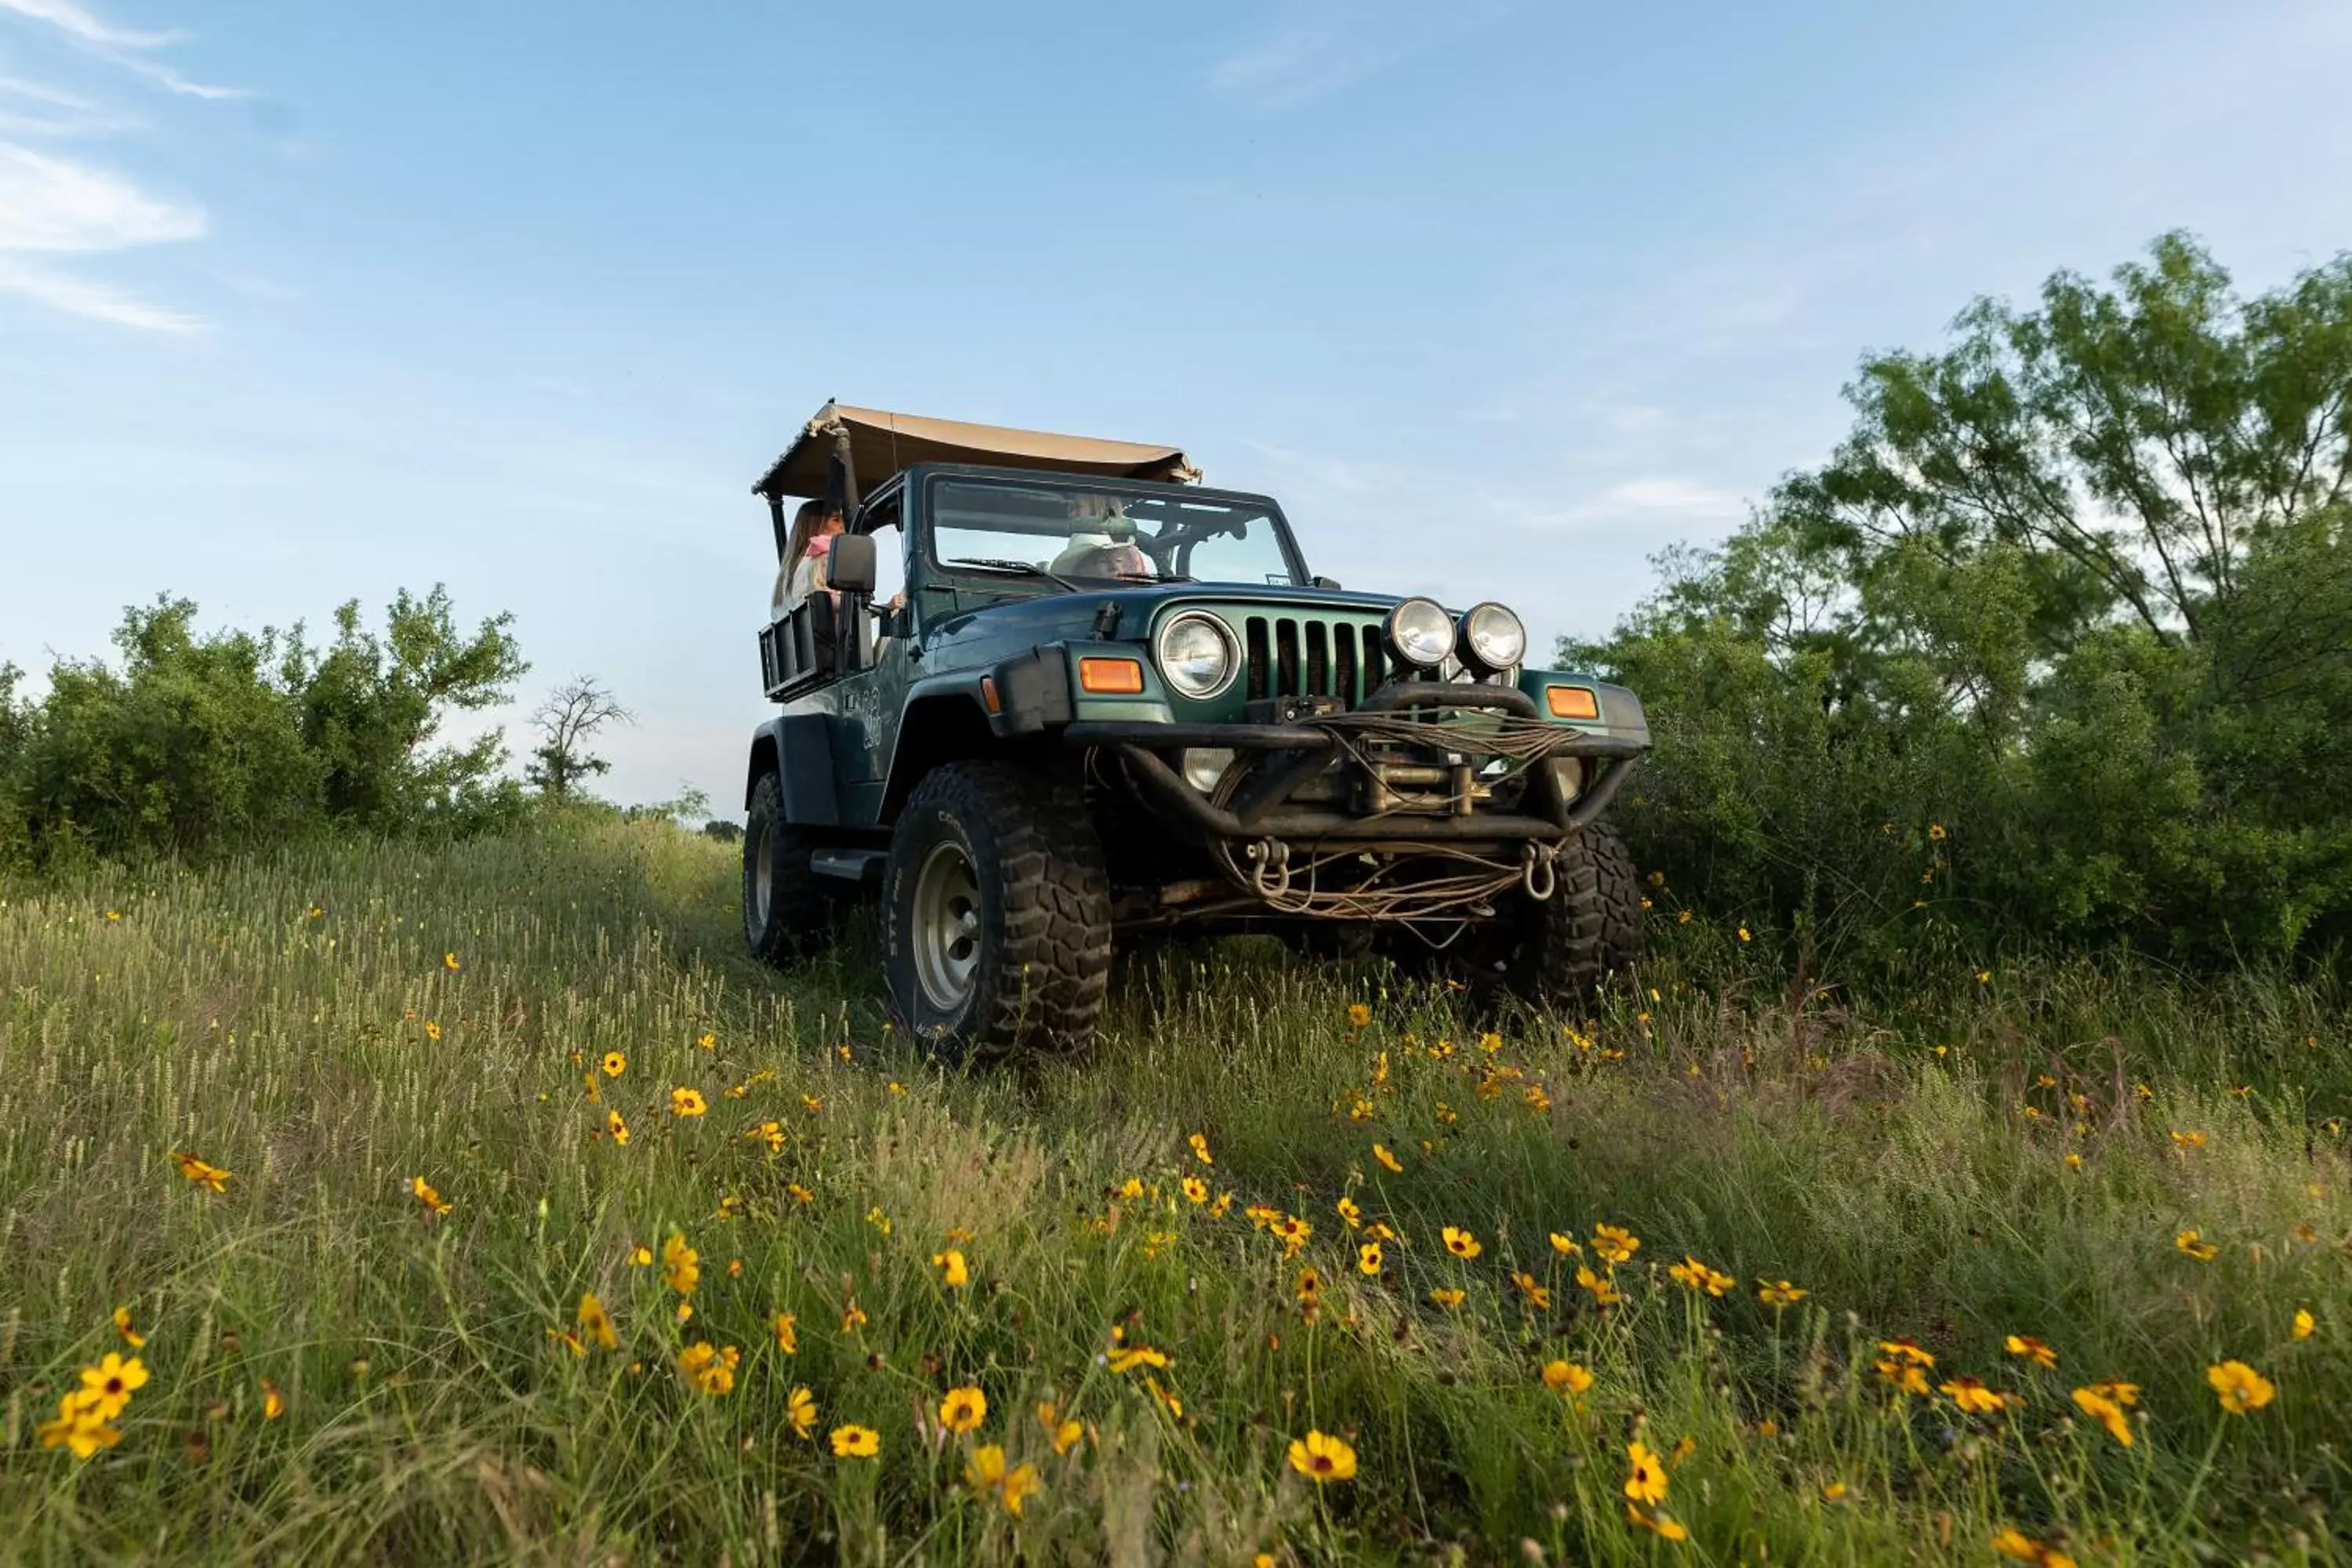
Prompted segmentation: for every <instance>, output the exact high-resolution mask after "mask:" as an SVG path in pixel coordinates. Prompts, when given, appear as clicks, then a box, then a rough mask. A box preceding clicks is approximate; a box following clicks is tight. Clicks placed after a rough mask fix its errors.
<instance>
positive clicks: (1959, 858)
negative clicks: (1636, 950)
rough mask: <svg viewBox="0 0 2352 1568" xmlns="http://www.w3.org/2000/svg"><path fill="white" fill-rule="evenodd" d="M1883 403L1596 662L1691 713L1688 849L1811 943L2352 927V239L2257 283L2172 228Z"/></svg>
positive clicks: (2245, 937)
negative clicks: (1922, 923) (1913, 928)
mask: <svg viewBox="0 0 2352 1568" xmlns="http://www.w3.org/2000/svg"><path fill="white" fill-rule="evenodd" d="M1847 397H1848V399H1849V401H1850V402H1851V404H1852V405H1853V408H1854V411H1855V416H1856V417H1855V423H1854V426H1853V433H1852V434H1851V435H1850V436H1849V437H1848V438H1847V439H1846V440H1845V441H1844V442H1843V444H1842V445H1841V446H1840V447H1838V448H1837V450H1836V451H1835V453H1834V454H1833V455H1832V458H1831V459H1830V461H1829V462H1828V463H1827V464H1825V465H1824V466H1823V467H1822V468H1820V469H1818V470H1815V471H1812V472H1810V473H1802V474H1797V475H1792V476H1791V477H1790V478H1789V479H1786V480H1785V481H1784V482H1783V483H1782V484H1781V485H1780V486H1779V487H1778V488H1777V489H1775V490H1774V491H1773V493H1772V495H1771V497H1770V499H1769V503H1768V504H1767V505H1766V506H1765V507H1764V508H1763V509H1762V510H1760V511H1759V515H1758V516H1757V517H1756V518H1755V519H1754V520H1753V521H1751V522H1750V524H1749V525H1748V527H1747V528H1746V529H1744V530H1743V531H1741V532H1740V533H1739V534H1738V535H1737V536H1736V537H1735V538H1734V539H1733V540H1732V541H1730V542H1729V543H1728V544H1727V545H1726V546H1725V547H1724V548H1723V549H1722V550H1720V551H1717V552H1707V553H1705V554H1702V555H1697V556H1685V557H1682V558H1680V559H1678V560H1676V561H1675V562H1674V563H1670V564H1671V567H1672V574H1671V577H1670V581H1669V582H1668V584H1667V585H1666V586H1665V587H1664V589H1663V590H1662V591H1661V593H1660V594H1659V595H1657V596H1656V597H1654V599H1653V600H1652V601H1651V602H1650V603H1649V604H1648V605H1644V606H1643V609H1642V610H1641V611H1640V612H1638V613H1637V614H1636V615H1635V616H1633V617H1631V618H1630V619H1629V620H1628V621H1627V623H1626V624H1625V625H1624V626H1622V627H1621V628H1620V629H1619V632H1618V634H1617V636H1616V637H1614V638H1613V639H1612V641H1611V642H1610V643H1608V644H1605V645H1602V646H1601V647H1597V648H1589V649H1583V650H1579V651H1580V652H1582V653H1584V654H1585V655H1587V656H1589V657H1591V658H1595V659H1596V660H1597V661H1599V662H1601V663H1602V664H1603V665H1605V666H1606V667H1608V668H1612V670H1614V671H1616V672H1618V673H1620V674H1622V676H1624V677H1625V678H1626V679H1629V681H1630V682H1631V683H1633V685H1635V687H1636V688H1637V689H1640V690H1642V691H1643V696H1644V699H1645V700H1646V701H1647V702H1648V704H1649V706H1650V707H1651V709H1652V710H1653V713H1654V715H1657V716H1658V718H1659V721H1660V732H1661V745H1660V752H1659V756H1658V758H1657V761H1656V763H1655V766H1654V773H1653V775H1652V777H1651V778H1650V779H1649V780H1648V781H1646V782H1645V783H1644V784H1643V786H1642V787H1641V789H1640V790H1639V791H1638V792H1637V800H1638V804H1637V805H1635V806H1634V807H1633V814H1632V815H1633V822H1634V826H1635V827H1636V831H1637V834H1638V835H1639V837H1642V838H1643V840H1644V844H1643V847H1644V849H1645V851H1646V852H1647V853H1648V854H1649V855H1650V856H1651V857H1652V858H1653V859H1654V860H1663V861H1664V862H1666V863H1669V864H1671V865H1673V866H1674V867H1675V868H1676V869H1677V871H1678V872H1679V873H1681V874H1683V875H1685V876H1686V877H1687V878H1689V879H1690V887H1691V889H1692V890H1693V891H1696V892H1700V893H1703V894H1704V895H1705V896H1707V897H1709V898H1714V899H1718V900H1723V901H1725V902H1727V903H1731V904H1737V905H1738V906H1740V907H1741V908H1742V909H1743V910H1755V911H1757V912H1759V914H1760V913H1764V912H1767V911H1770V912H1776V913H1778V914H1780V915H1781V916H1785V917H1787V918H1788V920H1789V921H1790V923H1791V924H1792V926H1794V927H1795V928H1796V929H1797V930H1799V931H1802V932H1805V933H1808V940H1811V939H1813V938H1817V937H1828V938H1833V939H1835V940H1838V941H1842V942H1851V941H1856V940H1864V939H1867V938H1869V937H1872V936H1874V935H1876V934H1879V933H1884V932H1891V931H1899V930H1901V929H1903V928H1904V927H1905V926H1906V924H1907V923H1908V922H1910V921H1914V920H1916V919H1918V918H1922V917H1921V916H1919V914H1918V911H1919V910H1922V909H1923V908H1924V909H1926V910H1928V911H1929V917H1927V918H1934V919H1937V920H1941V921H1957V922H1959V923H1962V924H1964V925H1967V926H1970V927H1973V928H1974V929H1976V930H1977V931H1979V932H1982V933H1990V934H2005V933H2010V932H2025V933H2031V934H2035V935H2051V934H2062V935H2066V936H2070V937H2074V938H2083V939H2101V940H2105V939H2110V938H2114V937H2118V936H2121V937H2128V938H2130V939H2132V940H2135V941H2138V942H2147V943H2150V944H2152V945H2158V946H2161V947H2165V948H2168V949H2172V950H2177V951H2181V952H2198V951H2202V952H2231V951H2240V950H2242V949H2244V948H2246V947H2249V946H2252V947H2263V948H2269V949H2273V950H2282V949H2291V948H2294V947H2295V946H2296V945H2298V944H2299V943H2302V942H2305V941H2307V940H2309V939H2311V938H2313V937H2314V936H2315V935H2317V934H2319V933H2322V932H2327V931H2333V932H2336V933H2339V934H2340V933H2342V932H2343V931H2344V930H2345V923H2346V919H2347V908H2352V795H2348V794H2347V792H2352V784H2347V778H2352V766H2347V763H2352V754H2347V745H2352V742H2347V739H2346V737H2347V734H2352V569H2347V565H2346V553H2347V552H2346V546H2347V537H2346V534H2347V512H2352V258H2337V259H2336V260H2335V261H2332V262H2330V263H2328V264H2326V265H2325V266H2322V267H2319V268H2314V269H2312V270H2310V271H2307V272H2305V273H2304V274H2302V275H2301V276H2299V277H2297V278H2296V279H2294V280H2293V281H2292V282H2291V283H2289V284H2288V285H2287V286H2285V287H2284V288H2282V289H2277V290H2274V291H2273V292H2271V293H2268V294H2264V295H2262V296H2260V297H2259V298H2256V299H2254V300H2241V299H2240V298H2239V297H2238V296H2237V295H2236V293H2235V292H2234V291H2233V290H2232V289H2231V282H2230V279H2229V277H2228V275H2227V274H2226V273H2225V272H2224V271H2223V270H2222V269H2221V268H2220V267H2219V266H2218V265H2217V264H2216V263H2215V262H2214V261H2213V259H2212V258H2210V256H2209V255H2207V254H2206V253H2205V251H2204V250H2203V249H2201V248H2200V247H2199V246H2198V245H2197V244H2196V243H2195V242H2194V241H2193V240H2191V239H2189V237H2186V236H2182V235H2177V234H2176V235H2168V236H2166V237H2163V238H2161V239H2159V240H2158V241H2157V242H2156V244H2155V245H2154V246H2153V247H2151V250H2150V253H2149V257H2148V258H2147V261H2145V262H2142V263H2134V264H2131V265H2127V266H2126V267H2123V268H2119V269H2117V270H2116V273H2115V274H2114V276H2113V279H2112V280H2111V283H2110V284H2109V285H2106V286H2101V285H2097V284H2094V283H2092V282H2090V281H2088V280H2086V279H2083V278H2080V277H2077V276H2075V275H2074V274H2070V273H2062V274H2060V275H2058V276H2056V277H2053V279H2050V281H2049V282H2048V283H2047V284H2046V285H2045V286H2044V287H2043V289H2042V294H2041V298H2040V300H2039V303H2038V307H2037V308H2036V309H2033V310H2016V309H2013V308H2011V307H2010V306H2007V305H2004V304H2000V303H1996V302H1993V301H1990V300H1980V301H1979V302H1978V303H1977V304H1975V305H1974V306H1972V307H1970V308H1969V310H1967V311H1965V312H1964V313H1963V314H1962V315H1961V316H1960V317H1959V318H1958V321H1956V323H1955V341H1954V342H1952V343H1951V344H1950V345H1949V346H1948V347H1947V348H1946V349H1945V350H1944V351H1942V352H1941V353H1930V354H1915V353H1888V354H1880V355H1874V356H1872V357H1869V358H1867V359H1865V360H1864V362H1863V363H1862V366H1861V370H1860V374H1859V375H1858V376H1857V378H1856V380H1855V381H1854V382H1853V384H1851V385H1850V386H1849V387H1848V388H1847ZM1929 827H1936V828H1941V829H1943V830H1944V832H1945V834H1946V835H1947V837H1941V838H1937V837H1931V836H1929V835H1927V831H1926V830H1927V828H1929ZM1927 844H1934V845H1936V846H1938V847H1936V848H1933V849H1927V848H1924V847H1923V846H1924V845H1927Z"/></svg>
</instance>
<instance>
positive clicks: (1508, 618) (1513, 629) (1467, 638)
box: [1462, 599, 1528, 675]
mask: <svg viewBox="0 0 2352 1568" xmlns="http://www.w3.org/2000/svg"><path fill="white" fill-rule="evenodd" d="M1462 652H1463V661H1464V662H1465V663H1466V664H1470V665H1473V666H1475V668H1477V670H1478V672H1479V673H1480V674H1481V675H1499V674H1501V673H1502V672H1503V671H1504V670H1507V669H1508V668H1511V667H1512V666H1513V665H1515V664H1517V663H1518V662H1519V661H1520V660H1521V659H1523V658H1527V657H1528V628H1527V627H1526V626H1524V625H1522V624H1521V623H1520V621H1519V617H1518V616H1515V615H1513V614H1511V612H1510V611H1509V610H1507V609H1506V608H1504V607H1503V606H1502V605H1498V604H1496V603H1495V602H1494V601H1493V600H1491V599H1489V600H1488V601H1487V602H1486V603H1485V604H1483V605H1472V606H1471V607H1470V611H1469V613H1468V614H1467V615H1465V616H1463V617H1462Z"/></svg>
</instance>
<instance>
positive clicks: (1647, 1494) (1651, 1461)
mask: <svg viewBox="0 0 2352 1568" xmlns="http://www.w3.org/2000/svg"><path fill="white" fill-rule="evenodd" d="M1625 1458H1626V1465H1627V1469H1626V1475H1625V1497H1626V1500H1628V1501H1631V1502H1637V1503H1646V1504H1648V1505H1649V1506H1651V1507H1653V1508H1654V1507H1656V1506H1657V1505H1658V1504H1659V1503H1661V1502H1664V1500H1665V1498H1666V1468H1665V1466H1664V1465H1663V1464H1661V1463H1659V1462H1658V1456H1657V1455H1655V1454H1654V1453H1652V1452H1650V1450H1649V1447H1647V1446H1646V1445H1645V1444H1643V1442H1642V1440H1641V1439H1640V1438H1638V1437H1636V1438H1635V1439H1634V1440H1633V1442H1631V1443H1629V1444H1627V1445H1626V1447H1625Z"/></svg>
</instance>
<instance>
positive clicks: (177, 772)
mask: <svg viewBox="0 0 2352 1568" xmlns="http://www.w3.org/2000/svg"><path fill="white" fill-rule="evenodd" d="M195 615H196V606H195V605H194V604H193V603H191V602H190V601H188V600H186V599H173V598H169V597H159V598H158V599H157V600H156V601H155V603H154V604H152V605H148V606H146V607H144V608H133V609H131V610H128V611H126V612H125V613H124V616H123V620H122V625H121V627H120V628H119V629H118V630H117V631H116V633H115V636H114V642H115V646H116V647H117V648H118V649H120V650H121V664H120V668H116V667H114V666H110V665H109V664H107V663H105V662H103V661H101V660H97V659H91V660H86V661H83V660H70V659H68V660H60V661H59V662H58V664H57V665H55V666H54V667H53V668H52V669H51V671H50V677H49V689H48V693H47V696H46V697H45V698H44V699H43V700H40V701H39V702H37V703H33V702H26V701H24V700H20V699H18V698H17V696H16V685H17V682H18V680H19V679H20V677H19V674H18V672H17V671H16V670H14V669H13V668H12V669H7V670H5V671H0V862H5V861H7V860H16V861H19V862H22V861H26V860H31V861H34V862H36V863H41V864H54V863H57V862H58V861H59V860H60V859H65V858H83V857H86V856H89V855H93V854H95V855H101V856H113V857H119V856H127V855H136V854H142V853H165V854H178V855H187V856H196V857H202V856H209V855H216V854H220V853H224V852H228V851H233V850H238V849H244V848H248V847H257V846H266V845H270V844H275V843H280V842H284V841H286V840H289V839H291V838H294V837H298V836H299V835H302V834H304V833H306V832H310V831H313V830H317V829H320V828H324V827H327V826H350V827H356V828H362V829H365V830H369V831H373V832H381V833H403V832H415V831H421V830H425V829H428V828H437V829H447V830H457V831H463V830H469V829H477V828H481V827H486V826H495V825H497V824H498V823H500V822H502V821H506V820H509V819H511V818H512V817H513V816H515V815H516V814H518V813H519V812H520V808H521V801H522V796H521V794H520V789H519V787H518V786H517V785H515V784H513V783H511V782H510V781H507V780H503V779H500V778H499V777H498V776H497V775H498V771H499V766H500V765H501V763H503V761H504V758H505V753H504V751H503V748H502V745H501V741H500V736H499V733H498V732H497V731H491V732H490V733H488V734H487V735H485V736H483V737H481V738H479V739H478V740H476V741H474V742H471V743H469V744H467V745H465V746H459V747H434V746H432V745H430V744H429V742H431V740H432V738H433V736H434V735H435V733H436V731H437V729H438V726H439V724H440V721H441V720H442V718H443V716H444V715H445V714H446V711H447V710H449V709H452V708H480V707H483V706H486V705H487V704H488V703H491V702H495V701H498V700H500V699H502V698H503V697H504V696H505V694H506V691H507V689H508V687H509V685H510V684H511V682H512V681H513V680H514V679H516V677H518V676H519V675H520V674H521V672H522V671H523V669H524V668H527V667H526V666H525V665H524V663H523V661H522V659H521V658H520V654H519V653H518V651H517V649H516V647H515V645H514V642H513V639H512V637H510V636H509V634H508V632H507V629H506V628H507V626H508V617H505V616H499V617H497V618H495V619H492V620H489V621H486V622H484V623H483V624H482V626H480V627H479V628H478V630H477V631H476V633H475V634H474V635H473V637H470V638H467V637H461V636H460V635H459V634H458V632H457V627H456V626H455V624H454V620H453V617H452V616H451V612H450V606H449V603H448V599H447V596H446V595H445V594H444V593H443V592H442V591H441V590H439V589H438V588H436V590H435V591H434V592H433V594H432V595H429V596H428V597H426V598H425V599H423V600H421V601H420V600H417V599H415V598H413V597H412V596H411V595H408V594H406V593H403V594H401V595H399V597H398V598H397V599H395V600H394V603H393V605H391V607H390V609H389V611H388V612H387V616H386V622H387V628H386V636H385V638H384V640H383V641H381V642H380V641H379V640H378V639H377V638H376V637H374V636H373V635H372V634H370V633H367V632H365V631H363V630H362V628H361V626H360V622H359V610H358V605H357V604H356V603H353V604H349V605H344V606H343V607H342V608H341V610H340V611H338V612H337V615H336V625H337V631H338V635H337V637H336V640H335V641H334V643H333V644H332V645H331V646H330V647H327V648H325V649H323V650H313V649H312V648H310V647H309V646H308V645H307V644H306V642H305V641H304V639H303V636H302V631H301V628H300V627H299V626H297V627H295V629H294V630H293V631H292V632H290V633H287V634H280V633H278V632H277V631H275V630H272V629H268V628H265V629H264V630H263V631H262V632H260V633H259V634H253V633H247V632H242V631H224V632H215V633H212V634H208V635H199V634H198V633H197V632H196V631H195V630H194V621H195Z"/></svg>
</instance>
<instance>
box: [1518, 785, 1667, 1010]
mask: <svg viewBox="0 0 2352 1568" xmlns="http://www.w3.org/2000/svg"><path fill="white" fill-rule="evenodd" d="M1518 905H1519V933H1518V944H1517V952H1516V953H1515V954H1514V955H1513V961H1512V963H1510V966H1509V968H1510V978H1511V982H1512V989H1513V990H1515V991H1517V992H1518V993H1519V994H1521V995H1522V996H1525V997H1526V998H1528V1000H1529V1001H1531V1002H1535V1003H1538V1004H1539V1005H1552V1006H1580V1005H1583V1004H1584V1003H1586V1002H1588V1001H1590V1000H1591V998H1592V997H1593V996H1594V995H1595V994H1597V993H1598V992H1599V991H1600V989H1601V984H1602V982H1604V981H1606V980H1607V979H1608V978H1609V976H1610V975H1611V974H1612V973H1616V972H1618V971H1620V970H1622V969H1625V968H1628V967H1630V966H1631V965H1632V964H1633V962H1634V960H1636V959H1637V958H1639V957H1640V956H1641V953H1642V881H1641V878H1640V876H1639V875H1638V874H1637V873H1636V872H1635V871H1634V869H1633V856H1632V855H1630V854H1628V853H1627V852H1626V849H1625V841H1624V840H1623V839H1622V838H1620V837H1617V833H1616V830H1615V829H1613V828H1610V827H1604V826H1601V825H1600V824H1598V823H1596V824H1594V825H1592V826H1588V827H1585V828H1583V829H1581V830H1580V831H1579V832H1577V833H1574V834H1571V835H1570V837H1568V838H1567V839H1566V840H1565V841H1564V842H1562V843H1561V845H1560V847H1559V858H1557V859H1555V860H1554V861H1553V863H1552V894H1551V897H1550V898H1549V899H1546V900H1543V901H1542V902H1541V903H1538V902H1536V901H1535V900H1531V899H1528V898H1527V897H1526V896H1525V895H1524V894H1522V895H1521V896H1520V898H1519V900H1518Z"/></svg>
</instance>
